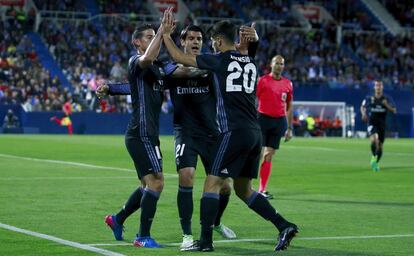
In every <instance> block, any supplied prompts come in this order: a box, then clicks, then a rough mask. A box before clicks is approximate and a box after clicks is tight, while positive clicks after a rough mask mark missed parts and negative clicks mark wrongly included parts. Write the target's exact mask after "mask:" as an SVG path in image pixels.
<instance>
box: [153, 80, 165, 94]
mask: <svg viewBox="0 0 414 256" xmlns="http://www.w3.org/2000/svg"><path fill="white" fill-rule="evenodd" d="M152 89H153V90H154V91H156V92H158V91H163V90H164V81H163V80H157V81H156V82H154V84H153V85H152Z"/></svg>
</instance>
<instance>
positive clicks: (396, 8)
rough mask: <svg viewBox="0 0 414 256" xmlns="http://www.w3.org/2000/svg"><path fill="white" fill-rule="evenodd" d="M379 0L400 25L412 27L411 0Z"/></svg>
mask: <svg viewBox="0 0 414 256" xmlns="http://www.w3.org/2000/svg"><path fill="white" fill-rule="evenodd" d="M381 2H382V4H383V5H384V6H385V7H386V8H387V10H388V11H389V12H390V13H391V14H392V15H393V16H394V17H395V18H396V19H397V20H398V21H399V22H400V23H401V25H402V26H404V27H408V28H413V27H414V2H413V1H397V0H381Z"/></svg>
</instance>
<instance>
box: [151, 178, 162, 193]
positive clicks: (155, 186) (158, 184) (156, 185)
mask: <svg viewBox="0 0 414 256" xmlns="http://www.w3.org/2000/svg"><path fill="white" fill-rule="evenodd" d="M148 187H149V188H150V189H151V190H153V191H156V192H162V190H163V189H164V181H163V180H155V181H154V182H151V185H150V186H148Z"/></svg>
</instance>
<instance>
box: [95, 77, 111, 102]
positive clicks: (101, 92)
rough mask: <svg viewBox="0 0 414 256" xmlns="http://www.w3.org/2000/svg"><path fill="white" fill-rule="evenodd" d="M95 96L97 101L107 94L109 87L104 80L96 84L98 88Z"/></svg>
mask: <svg viewBox="0 0 414 256" xmlns="http://www.w3.org/2000/svg"><path fill="white" fill-rule="evenodd" d="M95 94H96V96H97V97H98V99H102V98H103V97H105V96H107V95H108V94H109V86H108V84H107V82H106V81H105V80H104V81H102V82H98V88H96V91H95Z"/></svg>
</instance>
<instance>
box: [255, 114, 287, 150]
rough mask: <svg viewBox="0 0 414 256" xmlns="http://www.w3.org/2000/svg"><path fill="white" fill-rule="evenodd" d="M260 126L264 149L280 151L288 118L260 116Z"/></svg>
mask: <svg viewBox="0 0 414 256" xmlns="http://www.w3.org/2000/svg"><path fill="white" fill-rule="evenodd" d="M259 124H260V128H261V129H262V137H263V147H271V148H274V149H279V145H280V139H281V138H282V137H283V136H285V132H286V129H287V120H286V117H285V116H282V117H271V116H266V115H263V114H259Z"/></svg>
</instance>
